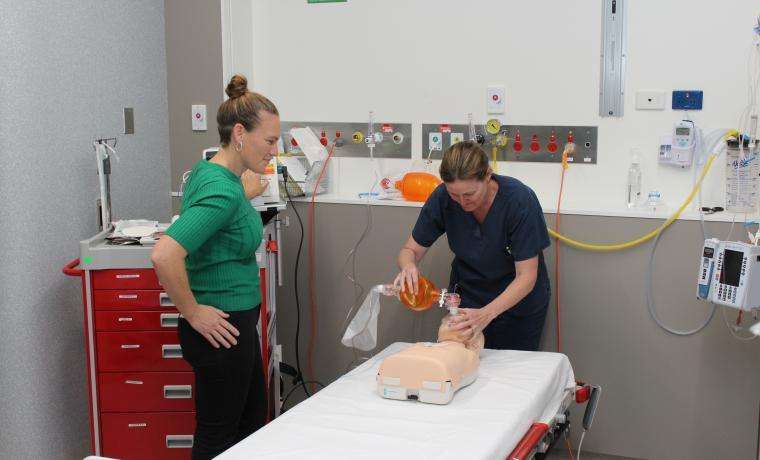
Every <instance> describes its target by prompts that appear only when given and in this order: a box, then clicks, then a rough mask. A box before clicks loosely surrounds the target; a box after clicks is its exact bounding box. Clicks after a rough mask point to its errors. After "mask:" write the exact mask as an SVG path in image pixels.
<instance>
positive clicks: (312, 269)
mask: <svg viewBox="0 0 760 460" xmlns="http://www.w3.org/2000/svg"><path fill="white" fill-rule="evenodd" d="M334 151H335V142H333V143H332V145H331V146H330V150H329V151H328V153H327V158H326V159H325V162H324V164H323V165H322V170H321V171H320V172H319V175H318V176H317V180H316V182H315V183H314V190H313V191H312V194H311V201H310V206H309V300H310V303H311V335H310V336H309V348H308V351H307V355H308V356H307V366H308V370H309V378H310V379H311V381H315V379H314V364H313V356H314V347H315V342H316V339H317V296H316V284H317V281H316V266H315V261H314V214H315V208H316V202H315V199H316V196H317V190H319V183H320V182H321V181H322V178H323V177H324V175H325V172H327V167H328V165H329V163H330V158H332V156H333V152H334ZM311 391H312V392H314V385H313V384H312V386H311Z"/></svg>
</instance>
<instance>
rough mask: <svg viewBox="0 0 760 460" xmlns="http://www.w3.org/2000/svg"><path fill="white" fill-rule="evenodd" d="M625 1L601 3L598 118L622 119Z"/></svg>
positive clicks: (624, 61) (625, 34)
mask: <svg viewBox="0 0 760 460" xmlns="http://www.w3.org/2000/svg"><path fill="white" fill-rule="evenodd" d="M625 3H626V2H625V0H604V1H603V4H602V53H601V78H600V80H599V115H600V116H602V117H622V116H623V102H624V96H625V64H626V57H627V56H626V53H627V42H628V38H627V35H628V27H627V17H626V10H625Z"/></svg>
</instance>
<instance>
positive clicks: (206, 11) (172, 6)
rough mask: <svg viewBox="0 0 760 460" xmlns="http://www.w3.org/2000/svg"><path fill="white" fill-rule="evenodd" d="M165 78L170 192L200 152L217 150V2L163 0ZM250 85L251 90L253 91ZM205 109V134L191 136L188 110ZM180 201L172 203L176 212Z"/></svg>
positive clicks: (219, 88)
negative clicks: (206, 128) (164, 9)
mask: <svg viewBox="0 0 760 460" xmlns="http://www.w3.org/2000/svg"><path fill="white" fill-rule="evenodd" d="M165 5H166V72H167V75H168V82H169V84H168V87H167V89H168V97H169V136H170V137H169V142H170V146H171V161H172V163H171V168H172V169H171V181H172V190H175V191H176V190H179V182H180V177H181V176H182V173H183V172H184V171H187V170H189V169H191V168H192V167H193V165H194V164H195V163H196V162H197V161H198V160H200V158H201V152H202V151H203V149H205V148H207V147H212V146H215V145H218V144H219V134H218V132H217V125H216V112H217V109H218V108H219V104H221V103H222V95H223V89H224V86H223V82H222V25H221V17H222V12H221V2H218V1H208V0H166V1H165ZM252 87H253V86H252V84H250V82H249V88H252ZM193 104H205V105H206V113H207V120H208V123H207V125H208V130H207V131H193V130H192V128H191V123H190V120H191V118H190V109H191V105H193ZM179 205H180V200H179V199H174V209H175V210H179Z"/></svg>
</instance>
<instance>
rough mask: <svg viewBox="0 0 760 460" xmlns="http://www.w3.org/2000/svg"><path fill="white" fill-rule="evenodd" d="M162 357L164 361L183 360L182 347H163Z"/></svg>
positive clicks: (177, 345) (173, 345)
mask: <svg viewBox="0 0 760 460" xmlns="http://www.w3.org/2000/svg"><path fill="white" fill-rule="evenodd" d="M161 356H163V357H164V359H173V358H182V347H181V346H179V344H176V345H175V344H172V345H161Z"/></svg>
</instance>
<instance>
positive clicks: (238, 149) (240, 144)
mask: <svg viewBox="0 0 760 460" xmlns="http://www.w3.org/2000/svg"><path fill="white" fill-rule="evenodd" d="M235 151H237V152H242V151H243V141H240V142H238V145H236V146H235Z"/></svg>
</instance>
